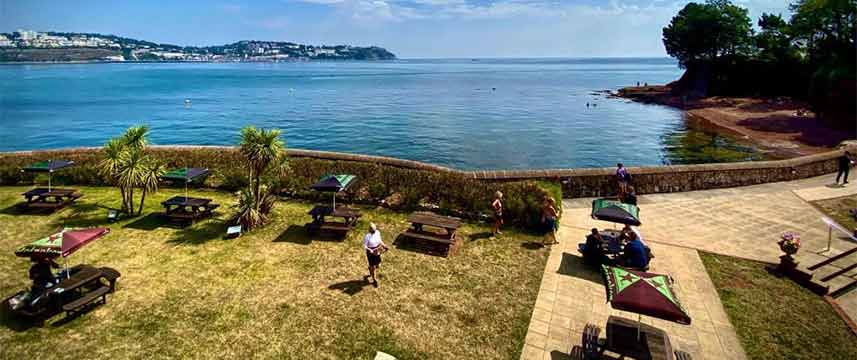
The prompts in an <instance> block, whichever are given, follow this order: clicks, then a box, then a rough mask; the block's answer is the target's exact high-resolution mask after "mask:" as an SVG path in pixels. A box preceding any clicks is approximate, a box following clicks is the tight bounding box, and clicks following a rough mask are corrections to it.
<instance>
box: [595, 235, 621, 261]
mask: <svg viewBox="0 0 857 360" xmlns="http://www.w3.org/2000/svg"><path fill="white" fill-rule="evenodd" d="M599 233H600V234H601V239H603V240H604V241H603V242H601V248H602V249H604V253H605V254H607V255H611V256H617V255H620V254H621V253H622V247H623V244H622V240H621V238H622V232H621V231H619V230H609V229H607V230H601V231H599Z"/></svg>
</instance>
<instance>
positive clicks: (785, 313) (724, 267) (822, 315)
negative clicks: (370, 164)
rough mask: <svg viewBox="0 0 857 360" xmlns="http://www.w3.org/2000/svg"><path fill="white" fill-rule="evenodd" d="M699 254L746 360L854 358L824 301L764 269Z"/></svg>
mask: <svg viewBox="0 0 857 360" xmlns="http://www.w3.org/2000/svg"><path fill="white" fill-rule="evenodd" d="M699 254H700V257H701V258H702V262H703V263H704V264H705V267H706V269H707V270H708V274H709V275H710V276H711V280H712V281H713V282H714V286H715V287H716V288H717V292H718V294H719V295H720V300H721V301H722V302H723V307H724V308H725V309H726V313H727V314H728V315H729V320H730V321H731V322H732V324H733V325H734V326H735V330H736V331H737V333H738V337H739V338H740V339H741V344H742V345H743V346H744V350H745V351H746V352H747V356H748V357H749V358H750V359H778V360H779V359H855V358H857V337H855V336H854V335H853V334H852V333H851V332H850V330H849V329H848V327H847V326H846V325H845V323H844V322H843V321H842V319H841V318H840V317H839V316H838V315H836V312H835V311H834V310H833V308H831V306H830V305H829V304H828V303H827V302H826V301H824V299H823V298H821V297H819V296H817V295H815V294H813V293H811V292H810V291H809V290H806V289H804V288H802V287H800V286H799V285H797V284H796V283H794V282H793V281H791V280H788V279H787V278H778V277H775V276H773V275H771V274H769V273H768V272H767V271H766V270H765V265H764V264H762V263H758V262H754V261H749V260H743V259H737V258H733V257H728V256H722V255H715V254H711V253H705V252H700V253H699Z"/></svg>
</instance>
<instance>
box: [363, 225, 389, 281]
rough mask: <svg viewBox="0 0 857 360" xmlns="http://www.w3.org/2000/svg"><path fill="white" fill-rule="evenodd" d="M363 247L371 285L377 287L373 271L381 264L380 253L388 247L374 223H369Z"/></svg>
mask: <svg viewBox="0 0 857 360" xmlns="http://www.w3.org/2000/svg"><path fill="white" fill-rule="evenodd" d="M363 249H365V250H366V259H367V260H368V261H369V276H367V277H366V278H368V277H370V276H371V277H372V286H374V287H378V280H377V279H375V273H376V272H377V270H378V267H379V266H380V265H381V254H382V253H384V252H386V251H387V250H388V249H389V248H388V247H387V245H386V244H384V241H383V240H381V232H380V231H378V227H377V226H375V224H372V223H370V224H369V232H367V233H366V236H364V237H363Z"/></svg>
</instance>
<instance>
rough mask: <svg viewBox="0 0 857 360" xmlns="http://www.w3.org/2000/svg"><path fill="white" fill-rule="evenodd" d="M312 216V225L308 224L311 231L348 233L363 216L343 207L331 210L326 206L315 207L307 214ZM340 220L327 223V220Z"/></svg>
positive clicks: (330, 207)
mask: <svg viewBox="0 0 857 360" xmlns="http://www.w3.org/2000/svg"><path fill="white" fill-rule="evenodd" d="M307 214H308V215H310V216H312V223H310V224H308V225H309V227H308V228H309V229H310V230H311V231H332V232H340V233H348V231H350V230H351V229H353V228H354V226H355V225H356V224H357V220H358V219H359V218H360V217H361V216H363V215H362V214H361V213H360V210H358V209H354V208H349V207H345V206H337V207H336V208H333V207H332V206H328V205H316V206H315V207H313V208H312V209H310V211H309V212H308V213H307ZM328 217H330V218H333V219H337V218H339V219H342V221H336V220H333V221H327V218H328Z"/></svg>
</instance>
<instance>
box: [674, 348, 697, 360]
mask: <svg viewBox="0 0 857 360" xmlns="http://www.w3.org/2000/svg"><path fill="white" fill-rule="evenodd" d="M675 360H693V357H691V356H690V354H688V353H686V352H684V351H681V350H676V351H675Z"/></svg>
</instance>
